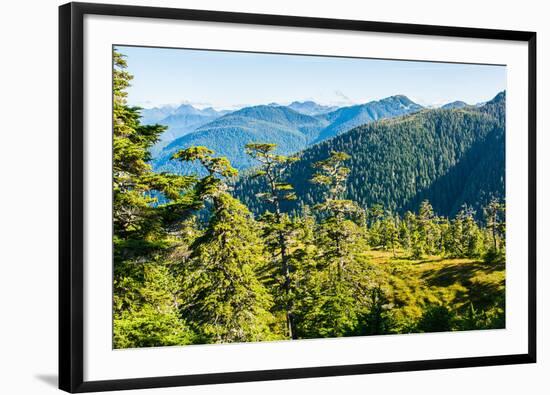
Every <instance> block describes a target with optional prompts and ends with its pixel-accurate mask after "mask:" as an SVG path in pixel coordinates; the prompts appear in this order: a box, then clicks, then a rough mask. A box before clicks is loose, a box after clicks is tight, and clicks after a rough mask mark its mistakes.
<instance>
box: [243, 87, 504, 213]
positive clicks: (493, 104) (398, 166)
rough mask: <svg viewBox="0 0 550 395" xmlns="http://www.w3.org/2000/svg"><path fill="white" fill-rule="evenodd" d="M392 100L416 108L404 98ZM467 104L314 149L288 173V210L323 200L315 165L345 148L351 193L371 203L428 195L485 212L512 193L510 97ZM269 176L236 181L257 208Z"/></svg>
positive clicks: (453, 207) (393, 204)
mask: <svg viewBox="0 0 550 395" xmlns="http://www.w3.org/2000/svg"><path fill="white" fill-rule="evenodd" d="M390 99H391V100H390V101H391V102H392V103H394V102H403V106H404V107H403V108H411V107H412V108H415V107H414V106H412V105H411V104H409V106H407V104H406V103H407V101H405V99H403V98H399V97H397V98H396V97H394V98H390ZM459 107H460V106H455V108H451V109H448V108H447V109H423V110H421V111H417V112H416V113H414V114H409V115H405V116H402V117H398V118H394V119H384V120H381V121H378V122H370V123H367V124H363V125H361V126H358V127H355V128H353V129H351V130H349V131H347V132H345V133H341V134H339V135H337V136H335V137H333V138H331V139H328V140H325V141H322V142H320V143H318V144H315V145H313V146H311V147H308V148H306V149H305V150H303V151H302V152H300V153H299V154H298V155H299V160H298V161H297V162H295V163H293V164H292V165H291V167H290V168H289V170H288V171H287V177H286V181H287V182H289V183H291V184H292V185H294V188H295V191H296V195H297V200H296V201H292V202H286V203H285V205H284V209H285V210H286V211H292V210H299V209H300V207H301V206H302V205H304V204H306V205H310V206H311V205H314V204H315V203H318V202H319V199H320V197H321V196H322V193H321V190H320V189H319V187H318V186H316V185H314V184H312V183H310V182H308V180H310V179H311V177H312V175H313V173H314V171H315V169H314V168H313V164H314V163H315V162H318V161H320V160H324V159H326V158H327V157H329V155H330V153H331V152H332V151H343V152H346V153H347V154H349V155H350V156H351V158H350V160H349V161H348V162H347V163H346V166H347V167H349V168H350V170H351V172H350V175H349V178H348V180H347V189H346V190H347V192H346V194H347V196H346V198H349V199H352V200H354V201H356V202H358V203H359V204H360V205H361V206H363V207H370V206H372V205H373V204H382V205H383V206H384V207H385V208H386V209H389V210H392V211H393V212H399V213H404V212H405V211H406V210H414V211H415V210H417V209H418V206H419V204H420V202H421V201H422V200H424V199H428V200H429V201H430V202H431V203H432V205H433V207H434V209H435V211H436V212H437V213H438V214H440V215H445V216H451V215H454V214H456V213H457V211H458V210H459V209H460V208H461V206H462V205H463V204H467V205H469V206H470V207H473V209H474V210H475V211H476V212H477V217H478V218H482V216H483V211H482V207H483V206H484V205H486V204H487V203H488V201H489V200H490V198H491V197H497V198H500V199H502V198H504V185H505V182H504V177H505V175H504V169H505V165H504V164H505V162H504V160H505V107H506V96H505V93H504V92H501V93H499V94H498V95H497V96H496V97H495V98H494V99H493V100H491V101H489V102H487V103H485V104H484V105H482V106H462V108H459ZM339 111H340V110H339ZM346 111H349V110H346ZM332 116H334V114H333V115H331V117H328V118H324V119H325V120H329V119H333V118H332ZM263 182H264V181H263V179H261V178H249V177H247V176H246V174H245V175H243V176H242V177H241V178H240V179H239V181H238V182H237V184H236V185H235V192H234V193H235V194H236V196H237V197H238V198H239V199H240V200H241V201H243V202H244V203H245V204H246V205H247V206H248V207H249V208H250V209H251V210H253V211H254V212H255V213H260V212H263V211H264V210H265V209H266V207H265V204H264V203H263V202H262V201H260V200H259V199H258V198H257V195H256V194H257V193H258V192H261V191H264V190H265V185H263V184H262V183H263Z"/></svg>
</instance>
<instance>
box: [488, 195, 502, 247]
mask: <svg viewBox="0 0 550 395" xmlns="http://www.w3.org/2000/svg"><path fill="white" fill-rule="evenodd" d="M483 211H484V214H485V221H486V224H487V230H488V231H489V232H490V234H491V241H492V250H493V251H494V253H495V254H498V253H499V252H500V248H501V243H502V244H504V242H505V240H506V223H505V218H504V215H505V206H504V203H501V202H500V201H499V200H498V199H495V198H493V199H492V200H491V201H490V202H489V204H488V205H487V207H485V208H484V210H483Z"/></svg>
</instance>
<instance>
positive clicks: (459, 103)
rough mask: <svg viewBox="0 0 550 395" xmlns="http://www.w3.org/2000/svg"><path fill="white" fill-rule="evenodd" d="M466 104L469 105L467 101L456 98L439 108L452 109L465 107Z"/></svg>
mask: <svg viewBox="0 0 550 395" xmlns="http://www.w3.org/2000/svg"><path fill="white" fill-rule="evenodd" d="M467 106H469V104H468V103H465V102H463V101H460V100H457V101H453V102H451V103H447V104H444V105H442V106H441V108H442V109H444V110H453V109H457V108H463V107H467Z"/></svg>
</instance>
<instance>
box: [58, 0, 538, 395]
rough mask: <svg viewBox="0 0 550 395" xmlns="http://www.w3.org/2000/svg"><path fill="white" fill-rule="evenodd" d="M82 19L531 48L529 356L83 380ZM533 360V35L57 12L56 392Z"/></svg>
mask: <svg viewBox="0 0 550 395" xmlns="http://www.w3.org/2000/svg"><path fill="white" fill-rule="evenodd" d="M86 14H95V15H111V16H122V17H143V18H160V19H174V20H189V21H205V22H224V23H238V24H256V25H268V26H283V27H306V28H323V29H332V30H352V31H364V32H383V33H398V34H399V33H400V34H414V35H427V36H447V37H462V38H473V39H492V40H510V41H521V42H527V43H528V51H529V52H528V62H529V66H528V70H529V76H528V101H529V102H528V108H529V110H528V111H529V112H528V154H529V158H528V172H529V175H528V185H529V190H528V196H529V198H528V204H529V207H528V232H529V235H528V240H529V241H528V262H527V265H528V301H529V309H528V352H527V353H526V354H515V355H499V356H484V357H470V358H451V359H437V360H418V361H407V362H389V363H373V364H357V365H346V366H328V367H327V366H325V367H307V368H296V369H277V370H261V371H247V372H246V371H243V372H227V373H214V374H193V375H182V376H165V377H143V378H132V379H120V380H118V379H117V380H106V381H84V378H83V371H84V350H83V317H84V311H83V310H84V304H83V302H84V300H83V297H84V293H83V285H84V272H83V247H84V246H83V235H84V219H83V208H84V204H83V203H84V194H83V185H84V180H83V177H84V167H83V152H84V136H83V97H84V87H83V51H84V47H83V46H84V32H83V19H84V16H85V15H86ZM535 361H536V33H535V32H526V31H509V30H492V29H475V28H461V27H448V26H429V25H415V24H401V23H385V22H366V21H358V20H340V19H325V18H309V17H295V16H286V15H266V14H249V13H235V12H218V11H205V10H188V9H172V8H157V7H142V6H126V5H124V6H123V5H112V4H90V3H68V4H65V5H62V6H60V8H59V388H60V389H62V390H65V391H68V392H71V393H75V392H90V391H107V390H123V389H138V388H154V387H171V386H186V385H199V384H217V383H234V382H244V381H261V380H279V379H297V378H309V377H321V376H340V375H355V374H367V373H384V372H401V371H418V370H428V369H449V368H464V367H475V366H491V365H508V364H521V363H534V362H535Z"/></svg>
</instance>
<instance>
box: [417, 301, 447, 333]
mask: <svg viewBox="0 0 550 395" xmlns="http://www.w3.org/2000/svg"><path fill="white" fill-rule="evenodd" d="M453 320H454V315H453V313H452V312H451V311H450V310H449V309H448V308H447V307H445V306H428V307H427V308H426V309H425V310H424V314H422V318H421V319H420V321H419V323H418V330H419V331H420V332H447V331H450V330H451V329H452V327H453Z"/></svg>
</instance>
